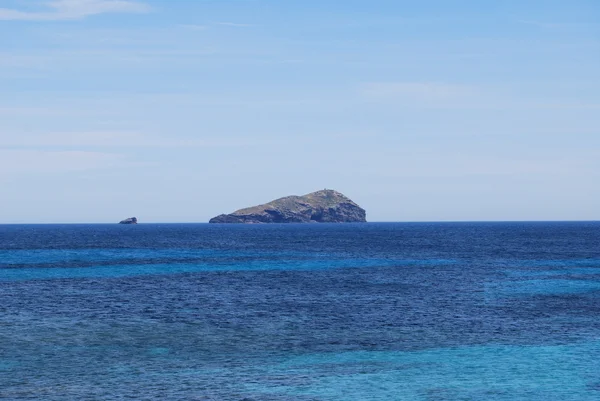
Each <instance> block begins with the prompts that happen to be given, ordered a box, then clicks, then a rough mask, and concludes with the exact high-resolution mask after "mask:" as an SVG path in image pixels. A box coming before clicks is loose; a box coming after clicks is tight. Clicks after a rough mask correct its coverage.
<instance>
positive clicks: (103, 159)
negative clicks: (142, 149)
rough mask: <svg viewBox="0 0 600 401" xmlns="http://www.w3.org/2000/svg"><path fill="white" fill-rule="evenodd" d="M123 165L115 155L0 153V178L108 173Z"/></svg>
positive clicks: (123, 161) (123, 159) (83, 152)
mask: <svg viewBox="0 0 600 401" xmlns="http://www.w3.org/2000/svg"><path fill="white" fill-rule="evenodd" d="M125 163H127V161H126V160H125V158H124V156H123V155H121V154H118V153H105V152H86V151H50V150H33V149H0V177H3V176H4V177H7V176H12V175H13V174H20V173H44V174H47V173H63V172H70V171H84V170H95V169H108V168H114V167H118V166H122V165H124V164H125Z"/></svg>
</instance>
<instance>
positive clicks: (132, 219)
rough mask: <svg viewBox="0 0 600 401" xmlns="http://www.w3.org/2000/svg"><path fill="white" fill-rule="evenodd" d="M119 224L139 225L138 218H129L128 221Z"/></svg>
mask: <svg viewBox="0 0 600 401" xmlns="http://www.w3.org/2000/svg"><path fill="white" fill-rule="evenodd" d="M119 224H137V218H135V217H130V218H128V219H125V220H121V221H120V222H119Z"/></svg>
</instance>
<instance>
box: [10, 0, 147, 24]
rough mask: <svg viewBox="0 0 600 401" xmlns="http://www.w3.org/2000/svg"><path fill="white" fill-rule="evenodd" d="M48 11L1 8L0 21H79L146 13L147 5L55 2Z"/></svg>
mask: <svg viewBox="0 0 600 401" xmlns="http://www.w3.org/2000/svg"><path fill="white" fill-rule="evenodd" d="M43 5H44V6H45V8H46V9H49V10H47V11H21V10H16V9H10V8H0V20H20V21H59V20H77V19H83V18H86V17H89V16H92V15H97V14H105V13H144V12H148V11H150V6H148V5H147V4H144V3H141V2H138V1H131V0H54V1H48V2H44V3H43Z"/></svg>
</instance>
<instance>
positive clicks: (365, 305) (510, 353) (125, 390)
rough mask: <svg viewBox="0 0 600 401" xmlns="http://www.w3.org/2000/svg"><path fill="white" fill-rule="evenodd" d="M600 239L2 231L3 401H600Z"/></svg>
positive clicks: (518, 233)
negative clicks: (136, 400)
mask: <svg viewBox="0 0 600 401" xmlns="http://www.w3.org/2000/svg"><path fill="white" fill-rule="evenodd" d="M599 245H600V224H599V223H489V224H486V223H479V224H467V223H464V224H450V223H448V224H433V223H429V224H364V225H353V224H352V225H309V226H302V225H289V226H285V225H275V226H251V227H249V226H220V225H214V226H213V225H203V224H198V225H138V226H103V225H89V226H84V225H82V226H0V398H2V399H7V400H25V399H43V400H85V399H89V400H95V399H103V400H104V399H106V400H121V399H126V398H129V399H145V400H164V399H186V400H188V399H189V400H426V401H431V400H440V401H441V400H586V401H587V400H597V399H599V398H600V373H599V372H600V320H599V319H598V316H599V312H600V296H599V295H600V249H599Z"/></svg>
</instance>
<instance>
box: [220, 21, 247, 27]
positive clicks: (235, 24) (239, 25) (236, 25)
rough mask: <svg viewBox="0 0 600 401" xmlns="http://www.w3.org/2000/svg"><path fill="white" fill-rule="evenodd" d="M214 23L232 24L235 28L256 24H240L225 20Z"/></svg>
mask: <svg viewBox="0 0 600 401" xmlns="http://www.w3.org/2000/svg"><path fill="white" fill-rule="evenodd" d="M215 25H223V26H233V27H237V28H251V27H254V26H256V25H254V24H240V23H237V22H227V21H220V22H215Z"/></svg>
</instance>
